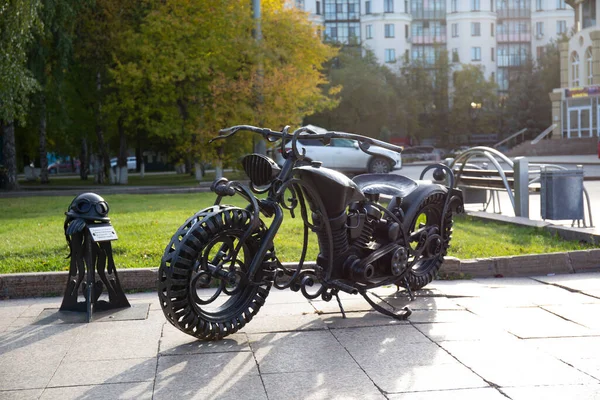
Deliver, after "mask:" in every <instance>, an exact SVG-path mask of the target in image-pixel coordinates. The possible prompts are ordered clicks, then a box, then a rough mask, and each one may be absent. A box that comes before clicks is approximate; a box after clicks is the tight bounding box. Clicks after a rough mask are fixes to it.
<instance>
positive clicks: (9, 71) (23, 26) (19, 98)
mask: <svg viewBox="0 0 600 400" xmlns="http://www.w3.org/2000/svg"><path fill="white" fill-rule="evenodd" d="M39 6H40V2H39V1H38V0H19V1H14V0H2V1H1V2H0V120H1V121H4V123H11V122H13V121H15V120H20V121H23V120H24V119H25V116H26V113H27V112H28V107H29V97H28V96H29V94H30V93H32V92H34V91H35V90H36V89H37V88H38V87H39V85H38V84H37V82H36V80H35V79H34V77H33V75H32V73H31V71H30V70H29V69H27V50H28V45H29V43H30V42H31V41H32V40H33V33H34V29H36V28H39V15H38V10H39Z"/></svg>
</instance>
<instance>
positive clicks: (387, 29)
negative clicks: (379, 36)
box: [384, 24, 395, 38]
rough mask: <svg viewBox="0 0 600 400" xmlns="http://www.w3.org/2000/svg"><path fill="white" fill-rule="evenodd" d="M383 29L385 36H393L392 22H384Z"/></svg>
mask: <svg viewBox="0 0 600 400" xmlns="http://www.w3.org/2000/svg"><path fill="white" fill-rule="evenodd" d="M384 30H385V37H386V38H393V37H394V36H395V35H394V24H385V26H384Z"/></svg>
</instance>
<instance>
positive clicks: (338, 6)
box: [335, 3, 344, 14]
mask: <svg viewBox="0 0 600 400" xmlns="http://www.w3.org/2000/svg"><path fill="white" fill-rule="evenodd" d="M335 12H337V13H338V14H342V13H343V12H344V5H343V4H339V3H338V4H336V5H335Z"/></svg>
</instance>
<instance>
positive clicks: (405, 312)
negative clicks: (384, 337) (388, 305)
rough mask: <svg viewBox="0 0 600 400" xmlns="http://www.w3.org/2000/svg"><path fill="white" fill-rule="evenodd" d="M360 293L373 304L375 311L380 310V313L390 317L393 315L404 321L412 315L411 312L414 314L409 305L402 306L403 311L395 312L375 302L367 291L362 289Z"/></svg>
mask: <svg viewBox="0 0 600 400" xmlns="http://www.w3.org/2000/svg"><path fill="white" fill-rule="evenodd" d="M360 294H361V295H362V297H364V298H365V300H366V301H367V303H369V304H370V305H371V307H373V309H374V310H375V311H379V312H380V313H382V314H384V315H387V316H388V317H392V318H394V319H398V320H400V321H404V320H407V319H408V317H409V316H410V314H412V311H411V309H410V308H408V307H407V306H406V307H404V308H402V311H400V312H399V313H394V312H392V311H390V310H386V309H385V308H383V307H381V306H380V305H379V304H377V303H375V302H374V301H373V300H371V299H370V298H369V296H368V295H367V292H366V291H361V292H360Z"/></svg>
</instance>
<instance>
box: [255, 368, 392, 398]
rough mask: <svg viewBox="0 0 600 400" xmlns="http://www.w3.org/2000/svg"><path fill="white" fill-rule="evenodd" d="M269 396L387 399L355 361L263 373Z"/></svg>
mask: <svg viewBox="0 0 600 400" xmlns="http://www.w3.org/2000/svg"><path fill="white" fill-rule="evenodd" d="M262 379H263V381H264V384H265V387H266V389H267V394H268V396H269V399H270V400H296V399H310V400H354V399H356V400H363V399H366V400H384V399H385V396H384V395H383V394H381V392H380V391H379V390H378V389H377V387H376V386H375V385H374V384H373V382H372V381H371V380H370V379H369V377H368V376H367V375H366V374H365V373H364V372H363V371H362V370H361V369H360V368H359V367H358V366H357V365H356V364H354V363H353V364H350V365H348V364H340V365H330V366H327V367H326V368H323V369H321V370H320V371H314V372H293V373H285V374H281V373H275V374H262Z"/></svg>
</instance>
